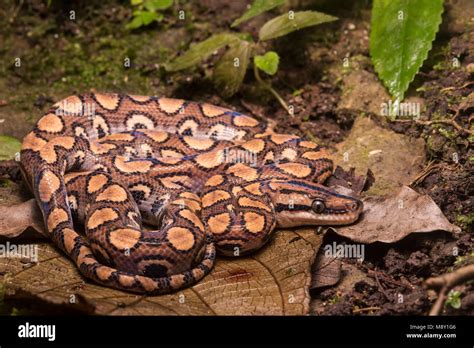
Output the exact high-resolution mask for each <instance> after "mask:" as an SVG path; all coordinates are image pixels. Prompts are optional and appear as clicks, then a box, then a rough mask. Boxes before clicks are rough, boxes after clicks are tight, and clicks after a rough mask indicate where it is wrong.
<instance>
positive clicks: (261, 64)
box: [253, 51, 280, 75]
mask: <svg viewBox="0 0 474 348" xmlns="http://www.w3.org/2000/svg"><path fill="white" fill-rule="evenodd" d="M253 62H254V64H255V65H256V66H257V68H259V69H260V70H262V71H264V72H265V73H267V74H268V75H275V73H276V72H277V71H278V63H280V57H279V56H278V53H276V52H273V51H269V52H267V53H265V54H264V55H263V56H255V57H254V58H253Z"/></svg>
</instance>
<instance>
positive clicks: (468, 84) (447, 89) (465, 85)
mask: <svg viewBox="0 0 474 348" xmlns="http://www.w3.org/2000/svg"><path fill="white" fill-rule="evenodd" d="M473 83H474V82H466V83H465V84H464V85H462V86H460V87H455V86H451V87H445V88H441V89H440V90H439V91H440V92H441V93H444V92H447V91H452V90H456V89H462V88H466V87H468V86H470V85H472V84H473Z"/></svg>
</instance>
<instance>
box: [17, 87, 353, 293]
mask: <svg viewBox="0 0 474 348" xmlns="http://www.w3.org/2000/svg"><path fill="white" fill-rule="evenodd" d="M20 167H21V171H22V174H23V177H24V180H25V181H26V182H27V184H28V186H29V188H30V189H31V191H32V192H33V193H34V195H35V197H36V200H37V202H38V204H39V206H40V208H41V211H42V214H43V217H44V221H45V225H46V227H47V230H48V233H49V235H50V237H51V239H52V241H53V242H54V243H55V244H56V245H57V246H58V247H59V248H60V249H62V250H63V251H64V252H65V253H66V254H67V255H68V256H69V257H70V258H71V259H72V260H73V261H74V262H75V263H76V265H77V267H78V268H79V270H80V272H81V273H82V274H83V275H84V276H85V277H87V278H89V279H91V280H93V281H95V282H97V283H100V284H103V285H106V286H110V287H113V288H118V289H123V290H126V291H131V292H137V293H146V294H162V293H167V292H171V291H174V290H177V289H180V288H183V287H186V286H189V285H191V284H194V283H195V282H197V281H199V280H200V279H201V278H203V277H204V276H205V275H206V274H207V273H209V271H210V270H211V269H212V267H213V265H214V261H215V255H216V250H217V251H218V252H220V253H223V254H225V255H231V256H232V255H243V254H246V253H248V252H251V251H254V250H256V249H258V248H260V247H262V246H263V245H264V244H265V242H266V241H268V239H269V238H270V236H271V234H272V232H273V231H274V229H275V228H276V227H293V226H300V225H323V224H326V225H327V224H329V225H337V224H347V223H351V222H353V221H355V220H357V218H358V216H359V213H360V212H361V210H362V203H361V202H360V201H359V200H357V199H355V198H352V197H347V196H343V195H341V194H338V193H336V192H334V191H332V190H330V189H328V188H326V187H325V186H322V183H323V182H324V181H325V180H326V179H327V178H328V176H330V175H331V172H332V162H331V160H330V159H328V157H327V153H326V152H325V150H324V149H322V148H320V147H319V146H318V145H317V144H315V143H314V142H311V141H307V140H304V139H301V138H299V137H296V136H293V135H285V134H277V133H274V132H273V131H272V128H271V127H270V125H269V124H267V123H263V122H258V121H257V120H255V119H254V118H251V117H249V116H246V115H243V114H240V113H238V112H234V111H231V110H228V109H224V108H220V107H217V106H214V105H210V104H205V103H203V104H202V103H195V102H188V101H184V100H179V99H169V98H157V97H145V96H134V95H117V94H97V93H94V94H87V95H81V96H71V97H68V98H66V99H64V100H63V101H61V102H59V103H57V104H55V105H54V106H53V107H52V108H51V109H50V110H49V112H48V113H46V114H45V115H44V116H43V117H42V118H41V119H40V120H39V121H38V122H37V123H36V125H35V127H34V129H33V131H31V132H30V133H29V134H28V135H27V136H26V137H25V138H24V140H23V145H22V150H21V161H20ZM142 220H143V221H144V222H146V223H148V224H151V225H154V226H158V227H159V229H158V230H146V229H144V228H143V226H142ZM73 221H75V222H76V223H77V224H83V225H84V230H85V233H81V234H80V233H78V229H77V227H76V226H74V225H73Z"/></svg>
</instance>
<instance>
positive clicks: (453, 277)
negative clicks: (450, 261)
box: [425, 264, 474, 315]
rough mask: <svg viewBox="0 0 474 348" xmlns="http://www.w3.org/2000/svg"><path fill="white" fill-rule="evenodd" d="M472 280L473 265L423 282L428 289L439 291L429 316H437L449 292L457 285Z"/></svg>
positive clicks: (473, 273)
mask: <svg viewBox="0 0 474 348" xmlns="http://www.w3.org/2000/svg"><path fill="white" fill-rule="evenodd" d="M470 280H474V264H472V265H468V266H465V267H461V268H459V269H458V270H456V271H454V272H451V273H445V274H442V275H440V276H438V277H432V278H429V279H427V280H426V281H425V285H426V287H427V288H428V289H435V290H439V292H438V299H437V300H436V302H435V304H434V305H433V307H432V308H431V310H430V313H429V315H439V313H441V310H442V308H443V304H444V301H445V299H446V296H447V294H448V293H449V291H450V290H451V289H452V288H454V287H455V286H457V285H460V284H462V283H465V282H467V281H470Z"/></svg>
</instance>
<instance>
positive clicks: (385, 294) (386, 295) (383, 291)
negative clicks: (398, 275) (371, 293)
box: [374, 268, 391, 301]
mask: <svg viewBox="0 0 474 348" xmlns="http://www.w3.org/2000/svg"><path fill="white" fill-rule="evenodd" d="M374 274H375V282H376V283H377V286H378V287H379V289H380V291H381V292H382V294H383V295H384V296H385V298H386V299H387V300H388V301H391V300H390V297H389V296H388V294H387V293H386V292H385V289H384V288H383V286H382V284H380V280H379V277H378V275H377V274H378V272H377V268H376V269H375V271H374Z"/></svg>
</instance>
